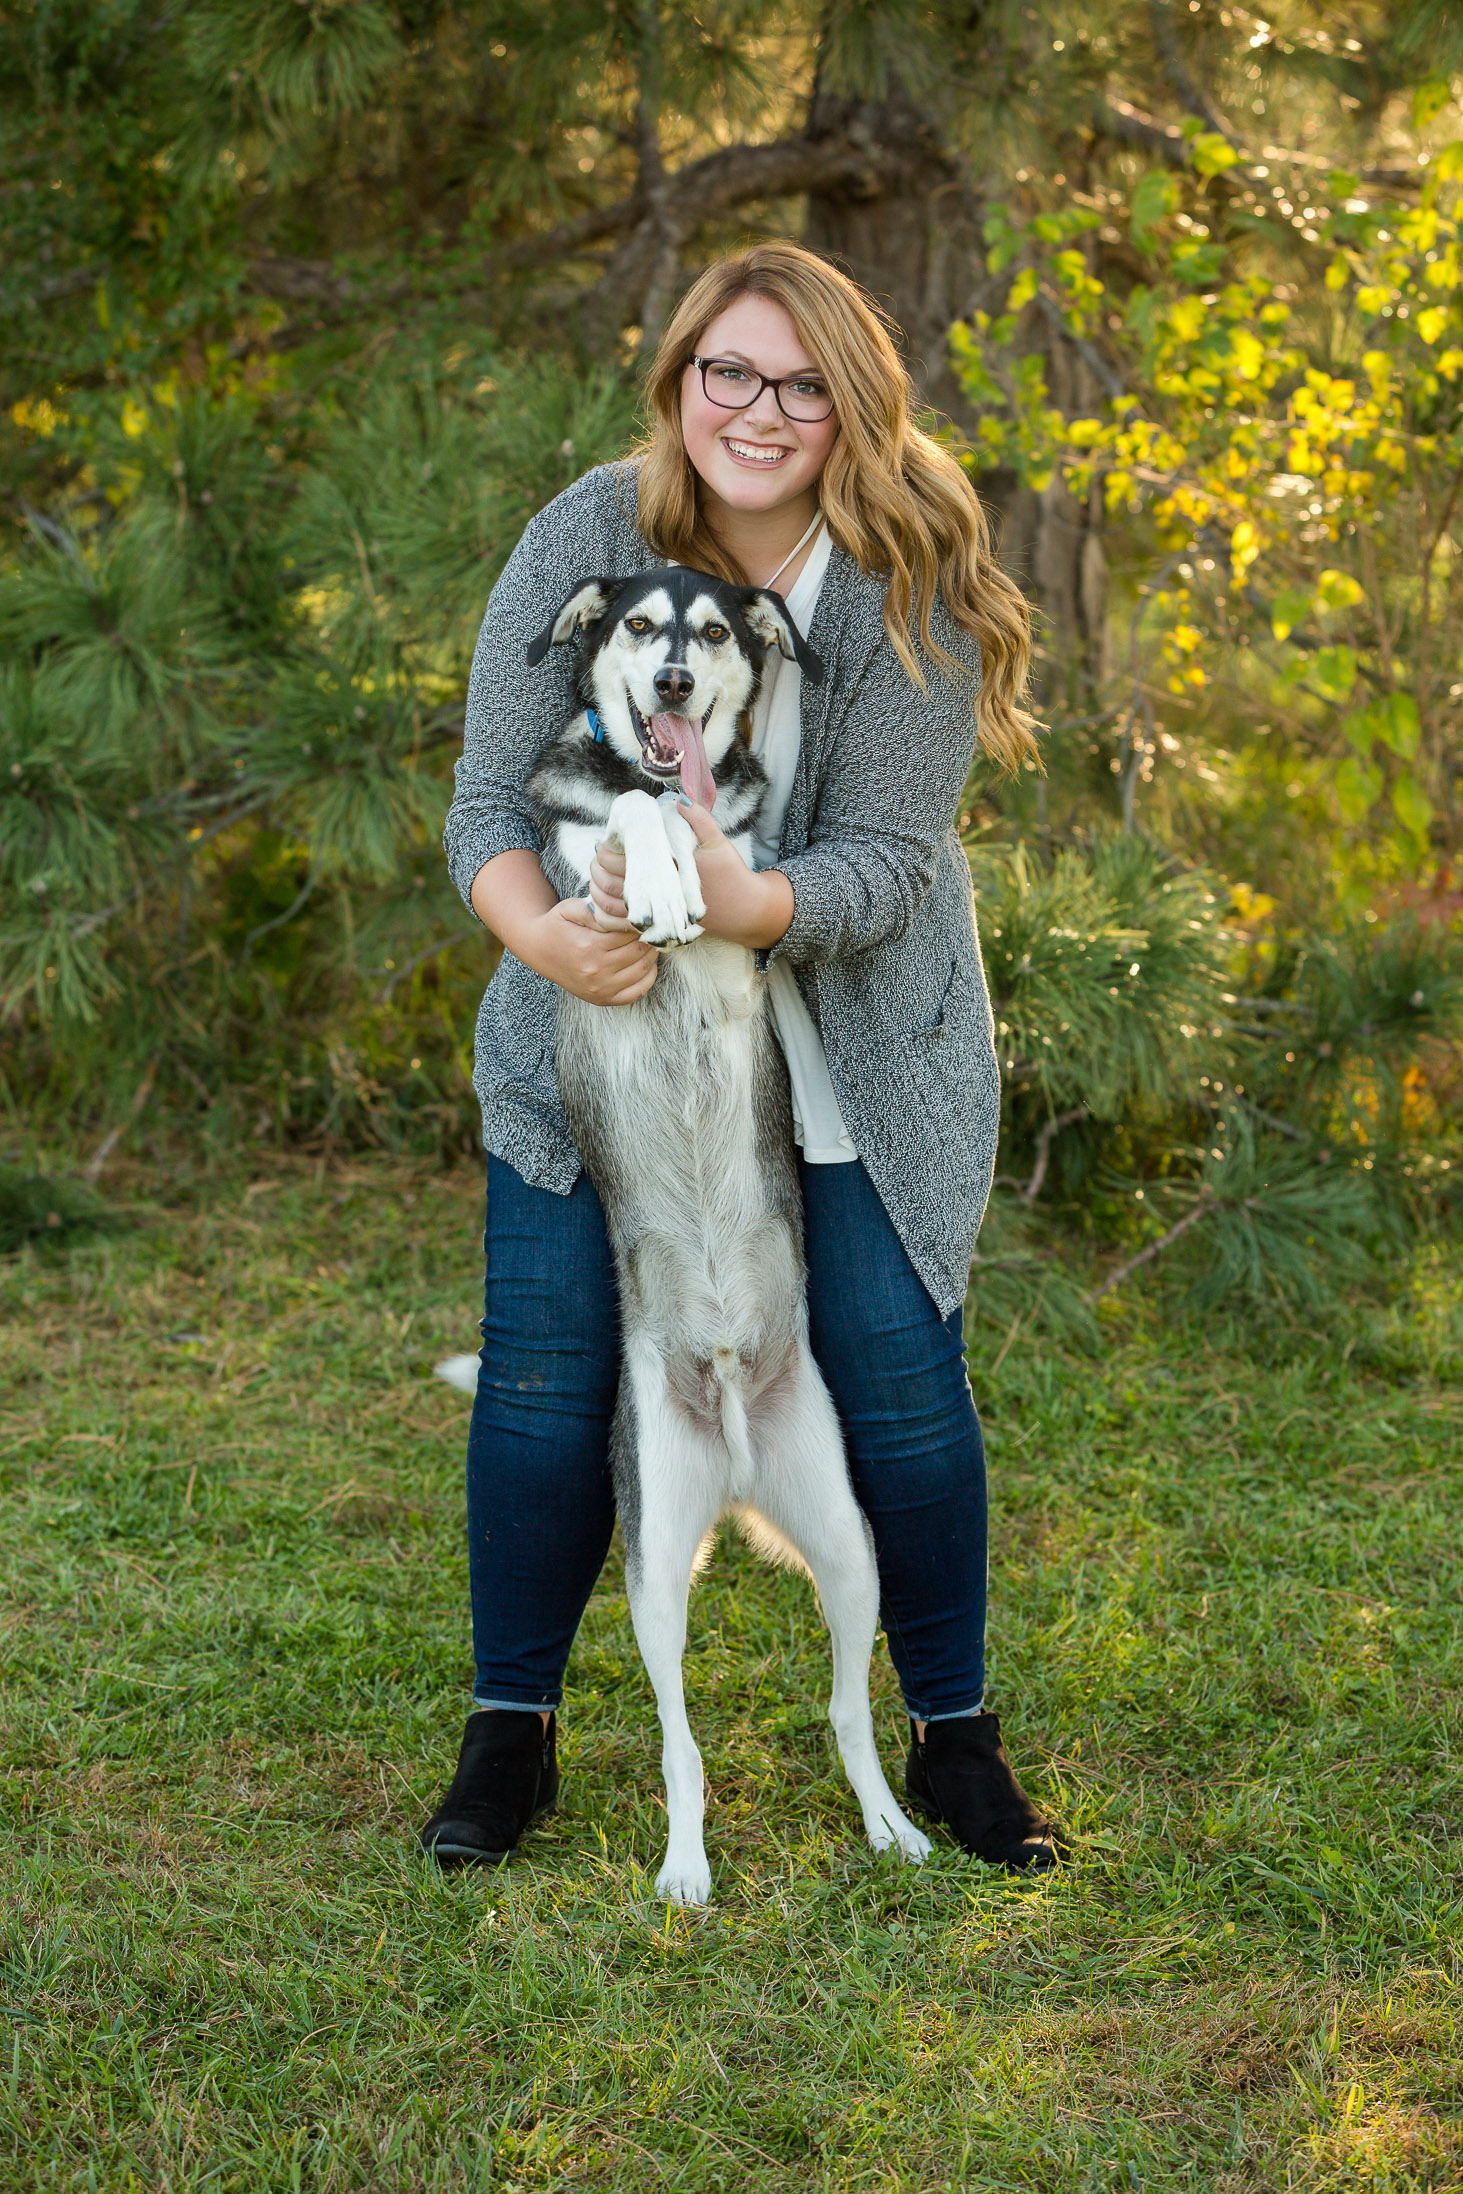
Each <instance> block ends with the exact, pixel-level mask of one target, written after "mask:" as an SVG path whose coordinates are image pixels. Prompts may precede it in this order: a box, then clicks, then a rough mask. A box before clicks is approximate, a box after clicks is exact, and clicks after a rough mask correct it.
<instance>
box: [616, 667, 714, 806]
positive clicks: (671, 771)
mask: <svg viewBox="0 0 1463 2194" xmlns="http://www.w3.org/2000/svg"><path fill="white" fill-rule="evenodd" d="M625 699H626V700H627V701H629V702H630V721H631V723H632V724H633V725H634V727H635V736H636V738H637V739H638V740H639V741H640V767H641V768H642V769H643V770H644V771H645V772H646V774H647V775H648V776H651V777H658V778H661V779H662V780H663V781H665V782H667V783H668V782H669V781H670V779H671V778H673V777H679V778H680V780H681V790H682V792H684V793H685V795H686V798H687V799H688V800H694V801H696V802H697V804H698V805H699V806H701V807H704V808H709V807H710V806H711V805H712V803H713V801H714V800H715V798H716V780H715V778H714V777H713V776H712V774H711V764H710V763H709V762H708V761H707V759H706V741H705V738H704V736H703V726H704V724H705V721H706V719H705V717H703V716H676V715H673V714H672V713H671V712H670V711H669V710H666V711H664V712H663V713H661V714H659V715H656V716H642V715H641V713H640V711H639V709H638V708H636V706H635V703H634V702H633V701H631V700H630V696H629V694H628V693H627V694H626V696H625Z"/></svg>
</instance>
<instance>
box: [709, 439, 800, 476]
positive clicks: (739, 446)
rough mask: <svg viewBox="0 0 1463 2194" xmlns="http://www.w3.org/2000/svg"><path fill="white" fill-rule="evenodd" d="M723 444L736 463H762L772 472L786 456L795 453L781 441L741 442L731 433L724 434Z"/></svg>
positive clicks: (765, 470) (763, 466) (764, 469)
mask: <svg viewBox="0 0 1463 2194" xmlns="http://www.w3.org/2000/svg"><path fill="white" fill-rule="evenodd" d="M721 446H722V448H723V449H724V450H725V451H726V453H727V456H728V457H730V458H731V459H732V460H733V461H734V462H735V463H736V464H739V465H760V466H761V468H762V470H763V471H764V472H771V471H772V470H773V469H774V468H775V467H776V466H778V465H780V464H781V463H782V460H783V459H784V457H791V456H792V455H793V454H794V453H793V451H792V450H790V449H788V448H787V447H786V446H785V444H783V443H781V442H739V441H734V440H733V438H732V436H731V435H729V434H724V435H723V436H722V438H721Z"/></svg>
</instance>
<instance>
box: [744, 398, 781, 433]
mask: <svg viewBox="0 0 1463 2194" xmlns="http://www.w3.org/2000/svg"><path fill="white" fill-rule="evenodd" d="M742 418H743V420H744V421H745V422H746V424H747V425H748V426H749V427H757V428H759V429H760V430H761V432H762V433H763V434H771V433H772V432H773V431H774V430H775V429H776V428H778V427H780V426H781V425H782V424H783V418H782V410H781V407H780V405H779V404H778V401H777V398H776V397H775V396H774V395H773V393H772V391H771V389H763V390H761V392H760V393H759V394H758V395H757V396H755V397H754V398H753V400H752V402H751V403H750V404H748V406H747V408H746V410H745V411H744V412H743V413H742Z"/></svg>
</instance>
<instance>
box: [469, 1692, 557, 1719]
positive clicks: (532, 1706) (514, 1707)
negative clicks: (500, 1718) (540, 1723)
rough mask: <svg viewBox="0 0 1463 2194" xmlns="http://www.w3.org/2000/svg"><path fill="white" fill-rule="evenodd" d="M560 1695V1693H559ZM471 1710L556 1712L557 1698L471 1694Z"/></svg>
mask: <svg viewBox="0 0 1463 2194" xmlns="http://www.w3.org/2000/svg"><path fill="white" fill-rule="evenodd" d="M560 1696H562V1694H561V1695H560ZM472 1704H473V1711H474V1712H475V1713H482V1712H484V1711H488V1712H493V1713H498V1714H556V1713H557V1712H558V1709H559V1700H558V1699H557V1698H555V1699H480V1698H479V1697H478V1695H477V1693H476V1692H474V1693H473V1695H472Z"/></svg>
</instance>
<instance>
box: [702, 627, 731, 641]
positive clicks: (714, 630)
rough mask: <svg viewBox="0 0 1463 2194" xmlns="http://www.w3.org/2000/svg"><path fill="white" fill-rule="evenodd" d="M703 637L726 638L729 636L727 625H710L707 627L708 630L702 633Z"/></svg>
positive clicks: (710, 638)
mask: <svg viewBox="0 0 1463 2194" xmlns="http://www.w3.org/2000/svg"><path fill="white" fill-rule="evenodd" d="M701 637H702V639H703V640H725V639H726V637H727V629H726V626H725V625H708V626H707V627H706V630H705V631H704V632H703V633H702V635H701Z"/></svg>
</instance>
